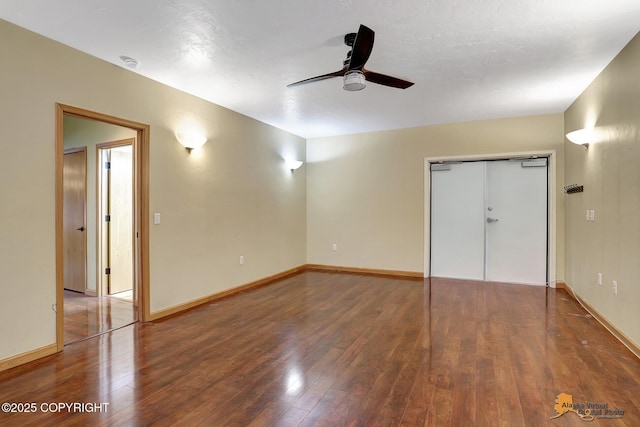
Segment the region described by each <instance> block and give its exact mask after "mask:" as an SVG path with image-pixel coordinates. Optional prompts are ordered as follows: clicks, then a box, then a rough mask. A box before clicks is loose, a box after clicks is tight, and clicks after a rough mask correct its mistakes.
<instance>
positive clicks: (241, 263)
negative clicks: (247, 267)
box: [240, 255, 244, 265]
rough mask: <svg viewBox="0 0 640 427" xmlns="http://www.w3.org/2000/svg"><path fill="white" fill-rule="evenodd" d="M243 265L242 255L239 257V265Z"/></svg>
mask: <svg viewBox="0 0 640 427" xmlns="http://www.w3.org/2000/svg"><path fill="white" fill-rule="evenodd" d="M243 264H244V255H240V265H243Z"/></svg>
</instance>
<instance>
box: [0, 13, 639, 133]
mask: <svg viewBox="0 0 640 427" xmlns="http://www.w3.org/2000/svg"><path fill="white" fill-rule="evenodd" d="M0 18H2V19H5V20H7V21H10V22H13V23H15V24H17V25H19V26H22V27H24V28H27V29H29V30H32V31H35V32H36V33H39V34H42V35H44V36H47V37H49V38H52V39H54V40H57V41H60V42H62V43H64V44H66V45H69V46H72V47H74V48H76V49H79V50H81V51H84V52H86V53H88V54H90V55H93V56H96V57H99V58H102V59H104V60H105V61H108V62H111V63H114V64H117V65H119V66H122V67H124V66H125V65H124V63H123V62H122V61H121V60H120V59H119V57H120V56H121V55H126V56H130V57H133V58H136V59H137V60H139V61H140V62H141V66H140V67H139V68H138V69H137V70H135V71H133V72H136V73H139V74H141V75H144V76H147V77H149V78H151V79H154V80H157V81H159V82H162V83H165V84H167V85H169V86H173V87H175V88H177V89H180V90H183V91H185V92H189V93H191V94H194V95H197V96H199V97H201V98H204V99H207V100H209V101H211V102H214V103H216V104H219V105H222V106H224V107H227V108H229V109H231V110H235V111H237V112H240V113H242V114H245V115H247V116H250V117H253V118H256V119H258V120H260V121H263V122H266V123H269V124H271V125H273V126H276V127H279V128H282V129H285V130H287V131H290V132H292V133H294V134H297V135H300V136H303V137H306V138H312V137H321V136H329V135H338V134H348V133H358V132H367V131H378V130H385V129H396V128H405V127H415V126H423V125H430V124H438V123H450V122H460V121H468V120H481V119H489V118H498V117H514V116H525V115H532V114H543V113H556V112H562V111H564V110H565V109H566V108H567V107H568V106H569V105H570V104H571V102H573V100H575V98H576V97H577V96H578V95H579V94H580V93H581V92H582V91H583V90H584V88H585V87H586V86H587V85H588V84H589V83H590V82H591V81H592V80H593V79H594V78H595V77H596V75H597V74H598V73H599V72H600V71H601V70H602V69H603V68H604V67H605V66H606V65H607V64H608V63H609V62H610V61H611V59H613V57H614V56H615V55H616V54H617V53H618V52H619V51H620V50H621V49H622V48H623V47H624V46H625V44H626V43H627V42H629V40H631V38H632V37H633V36H634V35H635V34H636V33H637V32H638V31H639V30H640V1H639V0H607V1H603V0H466V1H465V0H463V1H460V0H422V1H418V0H395V1H394V0H332V1H317V0H314V1H312V0H277V1H276V0H272V1H265V0H263V1H260V0H244V1H237V0H136V1H131V0H109V1H104V0H60V1H51V0H20V1H18V0H13V1H10V0H7V1H2V2H0ZM360 24H365V25H367V26H368V27H370V28H372V29H373V30H374V31H375V33H376V34H375V37H376V38H375V46H374V48H373V52H372V54H371V57H370V59H369V61H368V62H367V69H370V70H372V71H377V72H380V73H385V74H390V75H393V76H397V77H400V78H403V79H406V80H410V81H413V82H415V85H414V86H412V87H410V88H408V89H406V90H401V89H392V88H387V87H384V86H380V85H376V84H372V83H370V84H368V85H367V87H366V88H365V89H364V90H363V91H360V92H347V91H344V90H343V89H342V81H341V79H340V78H336V79H331V80H325V81H322V82H317V83H313V84H309V85H302V86H298V87H295V88H287V87H286V85H287V84H288V83H292V82H295V81H298V80H302V79H304V78H308V77H313V76H317V75H319V74H325V73H328V72H332V71H336V70H339V69H341V68H342V61H343V60H344V59H345V57H346V53H347V51H348V48H347V47H346V46H345V45H344V44H343V37H344V34H346V33H349V32H356V31H357V30H358V27H359V25H360ZM2 43H7V41H6V40H5V41H2ZM5 59H6V58H5Z"/></svg>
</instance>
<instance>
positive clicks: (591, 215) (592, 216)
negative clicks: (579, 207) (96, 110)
mask: <svg viewBox="0 0 640 427" xmlns="http://www.w3.org/2000/svg"><path fill="white" fill-rule="evenodd" d="M595 220H596V211H594V210H593V209H591V210H590V211H589V221H592V222H593V221H595Z"/></svg>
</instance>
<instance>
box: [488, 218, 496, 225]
mask: <svg viewBox="0 0 640 427" xmlns="http://www.w3.org/2000/svg"><path fill="white" fill-rule="evenodd" d="M487 222H488V223H489V224H491V223H492V222H498V218H491V217H489V218H487Z"/></svg>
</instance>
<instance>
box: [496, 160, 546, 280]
mask: <svg viewBox="0 0 640 427" xmlns="http://www.w3.org/2000/svg"><path fill="white" fill-rule="evenodd" d="M486 217H487V221H488V222H487V223H486V227H487V234H486V239H487V240H486V243H487V245H486V246H487V251H486V253H487V255H486V262H487V266H486V278H485V280H487V281H491V282H508V283H525V284H533V285H545V284H546V282H547V159H534V160H514V161H509V160H503V161H494V162H488V163H487V207H486ZM494 219H495V221H494Z"/></svg>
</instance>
